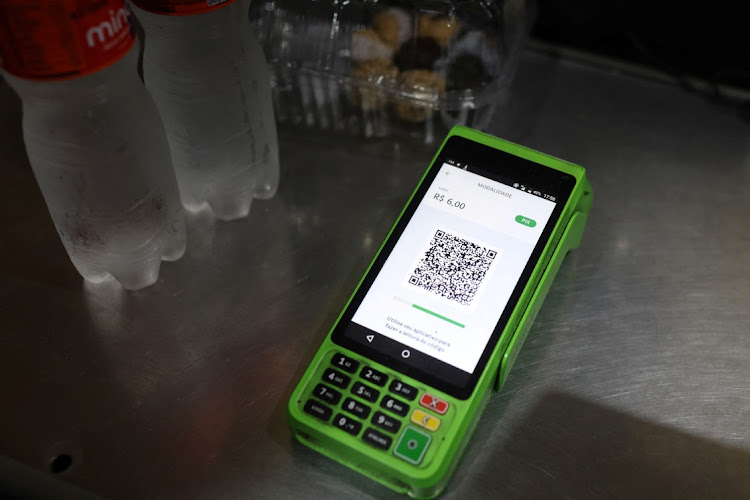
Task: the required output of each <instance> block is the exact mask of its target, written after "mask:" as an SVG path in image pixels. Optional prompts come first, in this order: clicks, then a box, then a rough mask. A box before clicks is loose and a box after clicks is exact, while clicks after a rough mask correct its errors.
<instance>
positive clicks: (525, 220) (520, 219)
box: [516, 215, 536, 227]
mask: <svg viewBox="0 0 750 500" xmlns="http://www.w3.org/2000/svg"><path fill="white" fill-rule="evenodd" d="M516 222H518V223H519V224H523V225H524V226H529V227H534V226H536V221H535V220H534V219H529V218H528V217H524V216H523V215H516Z"/></svg>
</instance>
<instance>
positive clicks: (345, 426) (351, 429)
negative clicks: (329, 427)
mask: <svg viewBox="0 0 750 500" xmlns="http://www.w3.org/2000/svg"><path fill="white" fill-rule="evenodd" d="M333 425H335V426H336V427H338V428H339V429H341V430H343V431H346V432H348V433H349V434H351V435H352V436H356V435H357V434H359V431H361V430H362V424H361V423H360V422H357V421H356V420H354V419H353V418H351V417H347V416H346V415H343V414H341V413H337V414H336V417H335V418H334V419H333Z"/></svg>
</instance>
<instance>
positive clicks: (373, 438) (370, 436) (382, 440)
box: [362, 427, 393, 450]
mask: <svg viewBox="0 0 750 500" xmlns="http://www.w3.org/2000/svg"><path fill="white" fill-rule="evenodd" d="M362 440H363V441H364V442H365V443H367V444H371V445H372V446H374V447H376V448H380V449H381V450H387V449H388V448H390V447H391V443H392V442H393V439H392V438H391V437H389V436H386V435H385V434H382V433H380V432H378V431H376V430H375V429H373V428H371V427H369V428H368V429H367V430H366V431H365V433H364V434H362Z"/></svg>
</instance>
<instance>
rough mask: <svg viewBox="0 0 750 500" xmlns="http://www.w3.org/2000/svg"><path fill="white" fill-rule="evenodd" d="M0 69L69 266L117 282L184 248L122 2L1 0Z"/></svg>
mask: <svg viewBox="0 0 750 500" xmlns="http://www.w3.org/2000/svg"><path fill="white" fill-rule="evenodd" d="M0 20H2V21H3V22H0V57H1V60H0V67H1V68H2V74H3V75H4V77H5V79H6V81H7V82H8V83H9V84H10V86H11V87H12V88H13V89H14V90H15V91H16V92H17V93H18V95H19V96H20V97H21V100H22V106H23V119H22V120H23V124H22V127H23V138H24V143H25V147H26V152H27V154H28V157H29V162H30V163H31V167H32V170H33V172H34V175H35V177H36V180H37V183H38V185H39V187H40V189H41V191H42V194H43V196H44V199H45V202H46V204H47V208H48V209H49V212H50V215H51V216H52V220H53V222H54V224H55V227H56V228H57V232H58V233H59V235H60V239H61V240H62V242H63V245H64V246H65V249H66V250H67V252H68V255H69V256H70V259H71V261H72V262H73V265H74V266H75V267H76V269H77V270H78V271H79V272H80V274H81V275H82V276H83V277H84V278H85V279H86V280H89V281H92V282H99V281H102V280H104V279H105V278H106V277H107V276H108V275H111V276H113V277H114V278H115V279H117V280H118V281H119V282H120V283H121V284H122V285H123V286H124V287H125V288H127V289H139V288H143V287H146V286H148V285H151V284H153V283H154V282H155V281H156V279H157V278H158V274H159V266H160V263H161V260H162V259H163V260H176V259H179V258H180V257H181V256H182V254H183V253H184V252H185V220H184V212H183V209H182V206H181V204H180V199H179V192H178V189H177V183H176V179H175V175H174V171H173V169H172V162H171V157H170V153H169V146H168V143H167V139H166V134H165V131H164V127H163V125H162V122H161V118H160V116H159V112H158V110H157V108H156V106H155V104H154V102H153V100H152V99H151V97H150V95H149V94H148V92H147V91H146V89H145V87H144V86H143V84H142V83H141V81H140V80H139V78H138V74H137V68H136V65H137V60H138V50H137V44H135V43H134V42H135V30H134V26H133V23H132V20H131V14H130V12H129V11H128V9H127V8H126V6H125V5H124V2H123V0H46V1H44V2H41V1H33V2H32V1H28V0H0Z"/></svg>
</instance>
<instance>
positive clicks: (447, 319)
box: [411, 304, 465, 328]
mask: <svg viewBox="0 0 750 500" xmlns="http://www.w3.org/2000/svg"><path fill="white" fill-rule="evenodd" d="M411 306H412V307H413V308H414V309H419V310H420V311H422V312H426V313H427V314H432V315H433V316H435V317H436V318H440V319H442V320H443V321H447V322H448V323H451V324H454V325H456V326H458V327H461V328H464V327H465V325H462V324H461V323H459V322H458V321H453V320H452V319H450V318H446V317H445V316H441V315H440V314H438V313H436V312H432V311H430V310H429V309H425V308H424V307H422V306H418V305H417V304H412V305H411Z"/></svg>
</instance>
